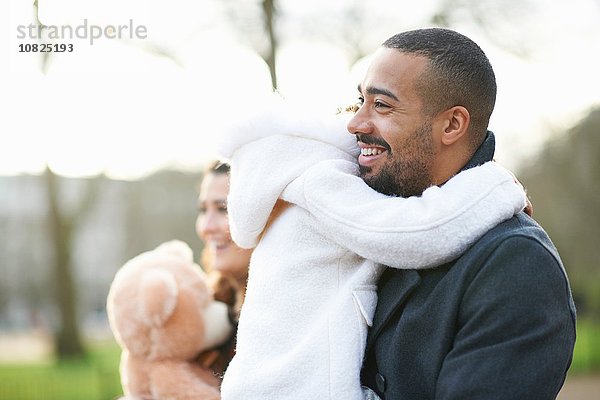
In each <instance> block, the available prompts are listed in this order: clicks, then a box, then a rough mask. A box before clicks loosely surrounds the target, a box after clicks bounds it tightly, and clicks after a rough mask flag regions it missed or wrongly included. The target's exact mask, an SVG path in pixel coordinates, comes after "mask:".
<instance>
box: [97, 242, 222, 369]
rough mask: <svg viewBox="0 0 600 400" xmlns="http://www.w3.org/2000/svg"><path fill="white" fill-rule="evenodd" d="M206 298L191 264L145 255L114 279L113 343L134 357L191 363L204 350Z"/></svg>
mask: <svg viewBox="0 0 600 400" xmlns="http://www.w3.org/2000/svg"><path fill="white" fill-rule="evenodd" d="M210 298H211V292H210V290H209V289H208V288H207V286H206V284H205V280H204V276H203V273H202V271H201V270H200V267H198V266H197V265H196V264H193V263H192V262H189V261H188V260H182V259H181V258H178V257H176V256H173V255H171V254H156V253H153V252H148V253H144V254H142V255H140V256H138V257H136V258H134V259H132V260H131V261H129V262H128V263H127V264H125V266H123V268H122V269H121V270H120V271H119V272H118V273H117V275H116V276H115V280H114V281H113V285H112V287H111V292H110V294H109V301H108V312H109V319H110V323H111V327H112V329H113V331H114V333H115V336H116V338H117V340H118V341H119V343H120V344H121V346H122V347H124V348H126V349H127V350H129V352H130V353H131V354H133V355H136V356H139V357H144V358H147V359H150V360H161V359H190V358H192V357H194V356H195V355H196V354H198V352H199V351H201V350H202V349H203V347H204V333H205V323H204V311H205V308H206V307H207V305H208V303H209V300H210Z"/></svg>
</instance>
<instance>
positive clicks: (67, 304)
mask: <svg viewBox="0 0 600 400" xmlns="http://www.w3.org/2000/svg"><path fill="white" fill-rule="evenodd" d="M45 178H46V179H45V181H46V188H47V191H48V204H49V213H50V215H49V226H50V235H51V238H50V240H51V241H52V247H53V248H54V259H53V260H52V261H51V262H52V264H53V265H52V267H53V271H54V274H53V278H54V282H53V286H54V290H55V296H56V302H57V306H58V311H59V315H60V327H59V329H58V331H57V332H56V333H55V337H54V342H55V345H56V352H57V356H58V357H59V358H71V357H79V356H82V355H83V354H84V349H83V345H82V342H81V337H80V334H79V327H78V323H77V322H78V321H77V310H76V307H75V305H76V298H77V295H76V291H75V282H74V279H73V272H72V265H71V242H72V240H71V239H72V232H73V221H72V219H70V218H68V217H66V216H65V215H63V213H62V212H61V209H60V205H59V198H60V194H59V188H58V182H57V178H56V175H55V174H54V173H53V172H52V171H50V169H49V168H46V173H45Z"/></svg>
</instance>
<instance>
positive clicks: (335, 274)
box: [220, 108, 525, 400]
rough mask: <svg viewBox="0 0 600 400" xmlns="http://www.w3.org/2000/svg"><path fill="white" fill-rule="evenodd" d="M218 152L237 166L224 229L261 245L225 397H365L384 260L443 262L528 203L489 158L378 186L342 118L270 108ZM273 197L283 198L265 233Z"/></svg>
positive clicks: (395, 263)
mask: <svg viewBox="0 0 600 400" xmlns="http://www.w3.org/2000/svg"><path fill="white" fill-rule="evenodd" d="M309 119H310V121H309ZM220 149H221V153H222V155H223V156H225V157H227V158H230V159H231V165H232V170H231V187H230V193H229V198H228V209H229V216H230V227H231V233H232V237H233V239H234V240H235V242H236V243H238V245H240V246H241V247H246V248H251V247H255V246H256V249H255V250H254V252H253V255H252V259H251V261H250V271H249V277H248V287H247V292H246V299H245V302H244V305H243V307H242V312H241V316H240V322H239V327H238V337H237V349H236V355H235V357H234V358H233V360H232V362H231V364H230V365H229V367H228V369H227V371H226V373H225V377H224V380H223V384H222V388H221V390H222V398H223V399H224V400H238V399H240V400H241V399H243V400H254V399H256V400H259V399H260V400H264V399H298V400H306V399H335V400H339V399H345V400H346V399H350V400H352V399H361V398H362V393H361V388H360V376H359V375H360V368H361V364H362V358H363V353H364V347H365V341H366V334H367V329H368V326H370V325H371V324H372V318H373V314H374V311H375V306H376V304H377V292H376V288H377V286H376V283H377V279H378V277H379V275H380V273H381V272H382V269H383V267H382V266H381V264H384V265H387V266H391V267H394V268H431V267H435V266H438V265H441V264H443V263H444V262H447V261H450V260H452V259H454V258H456V257H458V256H459V255H460V254H461V253H463V252H464V251H465V250H466V249H467V248H468V247H469V246H470V245H471V244H472V243H473V242H474V241H476V240H477V239H478V238H479V237H481V236H482V235H483V234H484V233H485V232H486V231H488V230H489V229H490V228H492V227H493V226H494V225H496V224H498V223H499V222H501V221H503V220H505V219H508V218H510V217H511V216H512V215H514V214H515V213H517V212H519V211H521V210H522V209H523V207H524V206H525V194H524V192H523V189H522V188H521V187H520V186H519V185H518V184H516V183H515V182H514V178H513V176H512V175H511V174H510V173H509V172H507V171H506V170H504V169H503V168H501V167H499V166H498V165H496V164H495V163H487V164H485V165H483V166H480V167H476V168H472V169H470V170H468V171H465V172H462V173H460V174H458V175H457V176H455V177H454V178H452V179H451V180H450V181H448V182H447V183H446V184H445V185H443V186H442V187H432V188H429V189H427V190H426V191H425V192H424V193H423V195H422V196H421V197H411V198H408V199H404V198H398V197H396V198H394V197H388V196H385V195H382V194H380V193H377V192H375V191H374V190H372V189H371V188H369V187H368V186H367V185H366V184H365V183H364V182H363V180H362V179H361V178H359V177H357V176H356V175H357V174H358V168H357V165H356V161H355V160H356V156H357V154H358V148H357V146H356V140H355V139H354V137H353V136H352V135H350V134H348V133H347V132H346V130H345V121H343V118H337V121H335V122H333V123H331V121H325V120H322V119H318V118H310V117H307V119H306V120H302V118H301V117H297V116H295V117H290V114H288V113H287V111H282V109H279V108H276V109H275V110H274V111H271V112H267V113H265V114H262V115H260V116H257V117H254V118H253V119H251V120H249V121H247V123H246V124H245V125H241V126H238V127H237V129H234V130H232V131H231V132H229V133H228V134H227V135H226V136H225V137H224V138H223V141H222V143H221V146H220ZM280 198H281V199H284V200H285V201H287V202H290V203H292V206H290V207H287V208H286V209H285V211H283V213H282V214H281V215H280V216H279V217H278V218H277V219H275V221H274V222H272V223H271V224H270V225H269V227H268V229H267V230H266V231H265V232H264V233H263V230H264V229H265V226H266V224H267V221H268V219H269V215H270V214H271V211H272V210H273V206H274V204H275V202H276V201H277V200H278V199H280ZM261 234H262V237H261ZM259 239H260V241H259Z"/></svg>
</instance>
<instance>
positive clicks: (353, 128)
mask: <svg viewBox="0 0 600 400" xmlns="http://www.w3.org/2000/svg"><path fill="white" fill-rule="evenodd" d="M347 129H348V132H350V133H351V134H353V135H364V134H370V133H373V124H372V122H371V119H370V118H369V115H368V113H367V112H366V109H365V108H363V107H361V108H359V109H358V111H356V114H354V117H352V119H350V121H349V122H348V126H347Z"/></svg>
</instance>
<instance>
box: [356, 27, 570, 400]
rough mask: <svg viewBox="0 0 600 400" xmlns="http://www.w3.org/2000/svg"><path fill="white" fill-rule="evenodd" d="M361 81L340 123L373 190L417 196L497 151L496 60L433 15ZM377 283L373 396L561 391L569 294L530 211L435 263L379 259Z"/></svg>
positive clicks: (394, 44) (545, 395)
mask: <svg viewBox="0 0 600 400" xmlns="http://www.w3.org/2000/svg"><path fill="white" fill-rule="evenodd" d="M359 92H360V103H361V104H360V108H359V109H358V110H357V112H356V115H355V116H354V118H353V119H352V120H351V121H350V122H349V124H348V130H349V131H350V133H352V134H354V135H356V138H357V140H358V144H359V146H360V147H361V149H362V152H361V155H360V156H359V158H358V162H359V165H360V171H361V176H362V177H363V179H364V180H365V181H366V182H367V183H368V184H369V186H371V187H372V188H373V189H375V190H377V191H380V192H382V193H386V194H395V195H399V196H413V195H420V194H421V193H422V192H423V190H425V189H426V188H427V187H429V186H431V185H442V184H444V182H446V181H447V180H448V179H449V178H451V177H452V176H453V175H455V174H456V173H458V172H459V171H461V170H463V169H467V168H471V167H473V166H476V165H479V164H482V163H484V162H486V161H489V160H490V159H491V158H492V157H493V154H494V146H495V144H494V136H493V134H492V133H491V132H489V131H487V126H488V121H489V118H490V115H491V113H492V110H493V108H494V103H495V97H496V83H495V77H494V72H493V70H492V67H491V65H490V63H489V61H488V59H487V57H486V56H485V54H484V53H483V52H482V50H481V49H480V48H479V47H478V46H477V45H476V44H475V43H474V42H472V41H471V40H470V39H468V38H467V37H465V36H463V35H461V34H458V33H456V32H454V31H451V30H446V29H437V28H434V29H421V30H415V31H409V32H404V33H401V34H398V35H395V36H393V37H391V38H390V39H388V40H387V41H386V42H385V43H384V44H383V45H382V47H381V48H380V49H379V50H378V51H377V52H376V53H375V55H374V58H373V60H372V63H371V65H370V68H369V70H368V72H367V74H366V76H365V78H364V80H363V82H362V83H361V84H360V85H359ZM373 212H377V210H374V211H373ZM435 248H436V243H431V249H432V251H435ZM378 295H379V300H378V305H377V310H376V313H375V317H374V322H373V326H372V328H371V329H370V331H369V336H368V341H367V348H366V353H365V361H364V364H363V370H362V382H363V385H365V386H366V387H368V388H370V389H371V390H372V391H374V392H375V393H376V394H377V395H378V396H379V397H381V398H382V399H511V400H514V399H528V400H530V399H554V398H555V397H556V395H557V393H558V392H559V390H560V388H561V386H562V384H563V382H564V379H565V376H566V372H567V369H568V367H569V365H570V363H571V358H572V352H573V346H574V342H575V307H574V304H573V300H572V297H571V292H570V288H569V283H568V280H567V276H566V274H565V270H564V267H563V266H562V263H561V261H560V258H559V256H558V253H557V251H556V249H555V248H554V246H553V245H552V243H551V241H550V239H549V238H548V236H547V235H546V233H545V232H544V231H543V230H542V228H541V227H540V226H539V225H537V224H536V223H535V222H534V221H533V220H532V219H531V218H529V217H528V216H527V215H526V214H525V213H519V214H518V215H516V216H515V217H513V218H511V219H510V220H508V221H506V222H503V223H501V224H499V225H497V226H496V227H495V228H493V229H491V230H490V231H489V232H488V233H487V234H486V235H485V236H484V237H482V238H481V239H480V240H479V241H477V242H476V243H475V244H474V245H473V246H472V247H471V248H470V249H468V250H467V251H466V252H465V253H464V254H463V255H462V256H460V257H459V258H458V259H456V260H454V261H452V262H449V263H447V264H445V265H443V266H441V267H440V268H436V269H429V270H419V271H417V270H399V269H391V268H390V269H387V270H386V271H385V272H384V274H383V276H382V278H381V279H380V282H379V287H378Z"/></svg>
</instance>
